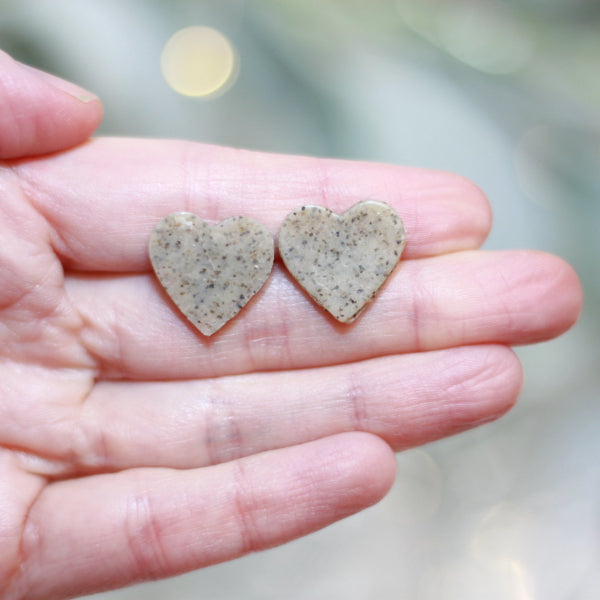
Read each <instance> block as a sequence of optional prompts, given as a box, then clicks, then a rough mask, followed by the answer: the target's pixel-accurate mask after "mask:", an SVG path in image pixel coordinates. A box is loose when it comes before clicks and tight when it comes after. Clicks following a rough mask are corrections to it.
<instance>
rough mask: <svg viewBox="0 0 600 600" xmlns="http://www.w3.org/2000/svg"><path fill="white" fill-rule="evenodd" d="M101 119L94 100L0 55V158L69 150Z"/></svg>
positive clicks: (5, 55)
mask: <svg viewBox="0 0 600 600" xmlns="http://www.w3.org/2000/svg"><path fill="white" fill-rule="evenodd" d="M101 119H102V105H101V103H100V101H99V100H98V98H97V97H96V96H94V95H93V94H90V93H89V92H87V91H85V90H84V89H82V88H80V87H78V86H76V85H74V84H72V83H69V82H68V81H64V80H63V79H59V78H58V77H55V76H54V75H49V74H48V73H44V72H42V71H38V70H37V69H34V68H32V67H28V66H27V65H24V64H22V63H19V62H17V61H15V60H14V59H12V58H11V57H10V56H8V54H6V53H4V52H2V51H0V159H8V158H24V157H27V156H35V155H38V154H45V153H48V152H55V151H57V150H63V149H65V148H70V147H72V146H75V145H76V144H79V143H80V142H83V141H84V140H85V139H87V138H88V137H89V136H90V135H91V134H92V133H93V132H94V131H95V130H96V128H97V127H98V125H99V124H100V121H101Z"/></svg>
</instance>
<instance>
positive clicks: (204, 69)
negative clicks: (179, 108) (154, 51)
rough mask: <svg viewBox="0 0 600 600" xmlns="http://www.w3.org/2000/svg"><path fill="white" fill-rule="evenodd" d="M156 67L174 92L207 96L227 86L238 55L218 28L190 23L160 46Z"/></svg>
mask: <svg viewBox="0 0 600 600" xmlns="http://www.w3.org/2000/svg"><path fill="white" fill-rule="evenodd" d="M160 66H161V70H162V74H163V77H164V78H165V80H166V82H167V84H168V85H169V87H171V88H172V89H173V90H174V91H176V92H177V93H179V94H182V95H184V96H191V97H196V98H210V97H214V96H218V95H221V94H223V93H225V92H226V91H227V90H228V89H230V88H231V86H232V85H233V83H234V82H235V79H236V76H237V71H238V56H237V52H236V50H235V48H234V46H233V44H232V43H231V42H230V41H229V40H228V39H227V38H226V37H225V36H224V35H223V34H222V33H221V32H220V31H217V30H216V29H212V28H211V27H202V26H193V27H186V28H185V29H180V30H179V31H177V32H176V33H175V34H173V35H172V36H171V38H170V39H169V40H168V41H167V43H166V44H165V46H164V48H163V51H162V54H161V59H160Z"/></svg>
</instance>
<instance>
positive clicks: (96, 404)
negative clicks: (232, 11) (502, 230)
mask: <svg viewBox="0 0 600 600" xmlns="http://www.w3.org/2000/svg"><path fill="white" fill-rule="evenodd" d="M0 83H1V84H2V85H0V157H3V158H4V162H3V163H2V165H1V167H0V459H1V460H0V469H1V476H0V515H1V518H0V589H1V590H2V592H3V596H2V597H3V598H6V599H16V598H27V599H28V600H34V599H36V598H44V599H50V598H64V597H68V596H73V595H80V594H84V593H90V592H92V591H97V590H101V589H108V588H111V587H118V586H122V585H126V584H129V583H132V582H135V581H140V580H143V579H150V578H159V577H166V576H169V575H173V574H176V573H180V572H183V571H186V570H190V569H195V568H198V567H201V566H205V565H208V564H211V563H215V562H218V561H223V560H227V559H230V558H233V557H236V556H239V555H241V554H244V553H247V552H250V551H253V550H258V549H262V548H266V547H269V546H273V545H276V544H279V543H283V542H285V541H287V540H290V539H292V538H294V537H298V536H301V535H303V534H306V533H308V532H310V531H314V530H315V529H318V528H320V527H323V526H325V525H327V524H329V523H331V522H332V521H334V520H336V519H340V518H342V517H344V516H347V515H349V514H351V513H354V512H356V511H358V510H360V509H361V508H364V507H366V506H368V505H370V504H372V503H374V502H376V501H377V500H379V499H380V498H381V497H382V496H383V495H384V494H385V493H386V491H387V490H388V489H389V487H390V485H391V483H392V481H393V477H394V465H395V463H394V458H393V453H392V449H393V450H399V449H403V448H408V447H411V446H415V445H418V444H423V443H425V442H428V441H431V440H433V439H436V438H440V437H443V436H446V435H450V434H452V433H456V432H458V431H461V430H464V429H467V428H469V427H473V426H475V425H478V424H480V423H484V422H487V421H490V420H492V419H494V418H496V417H498V416H500V415H501V414H503V413H504V412H505V411H506V410H507V409H508V408H509V407H510V406H511V405H512V403H513V402H514V400H515V398H516V396H517V394H518V391H519V388H520V384H521V372H520V366H519V363H518V361H517V360H516V358H515V357H514V355H513V353H512V352H511V351H510V350H509V349H508V347H507V346H508V345H512V344H521V343H528V342H533V341H538V340H542V339H547V338H550V337H553V336H556V335H558V334H560V333H561V332H563V331H564V330H566V329H567V328H568V327H569V326H570V325H571V324H572V323H573V322H574V320H575V319H576V317H577V314H578V312H579V308H580V303H581V295H580V289H579V285H578V282H577V278H576V276H575V275H574V273H573V272H572V270H571V269H570V268H569V267H568V265H566V264H565V263H563V262H562V261H560V260H559V259H557V258H555V257H552V256H548V255H545V254H541V253H529V252H501V253H492V252H482V251H478V250H476V248H477V247H478V246H479V245H480V244H481V242H482V241H483V240H484V238H485V236H486V234H487V232H488V229H489V227H490V213H489V209H488V205H487V202H486V200H485V198H484V197H483V196H482V194H481V193H480V192H479V190H478V189H477V188H476V187H475V186H473V185H472V184H470V183H468V182H467V181H465V180H464V179H461V178H460V177H457V176H454V175H449V174H445V173H437V172H431V171H425V170H417V169H406V168H399V167H391V166H383V165H373V164H353V163H344V162H336V161H325V160H317V159H308V158H292V157H282V156H270V155H263V154H255V153H249V152H241V151H235V150H231V149H223V148H215V147H208V146H202V145H198V144H192V143H186V142H164V141H148V140H121V139H97V140H92V141H88V142H84V140H85V139H86V138H87V137H88V136H89V134H90V133H91V132H92V131H93V130H94V129H95V127H96V126H97V123H98V121H99V119H100V116H101V107H100V103H99V102H98V101H96V100H92V101H90V102H83V101H81V100H80V99H78V98H76V97H75V96H77V95H78V93H79V92H78V91H77V90H75V89H74V88H70V87H69V86H68V85H67V84H65V83H64V82H57V81H55V80H51V79H48V78H47V77H46V76H44V75H41V74H39V73H35V72H32V71H30V70H28V69H26V68H24V67H23V66H21V65H18V64H16V63H14V62H12V61H11V59H10V58H8V57H6V56H2V57H0ZM82 142H83V143H82ZM78 144H79V145H78ZM367 197H369V198H376V199H379V200H383V201H385V202H387V203H389V204H391V205H392V206H394V208H395V209H396V210H397V211H398V212H399V214H400V215H401V216H402V218H403V220H404V222H405V224H406V228H407V231H408V244H407V248H406V251H405V257H404V260H403V261H402V262H401V263H400V265H399V267H398V268H397V269H396V271H395V272H394V274H393V275H392V277H391V278H390V280H389V281H388V282H387V284H386V286H385V287H384V289H383V290H382V291H381V293H380V295H379V296H378V298H377V299H376V300H375V301H374V303H372V304H371V305H370V307H369V308H368V309H367V310H366V311H365V312H364V314H363V315H362V316H361V318H360V319H359V320H358V321H357V322H356V323H354V324H352V325H350V326H348V325H340V324H337V323H335V322H333V320H332V319H330V318H329V317H328V316H326V314H325V313H324V312H323V311H321V310H320V309H318V308H317V307H316V306H315V305H314V304H313V303H312V302H311V301H310V300H309V299H308V297H307V296H306V295H305V294H304V293H303V292H302V291H301V290H300V289H299V288H298V286H297V285H296V284H295V283H294V282H293V280H292V279H291V278H290V277H289V275H287V274H286V272H285V270H284V269H282V268H280V266H279V265H278V264H276V265H275V268H274V271H273V274H272V276H271V277H270V279H269V280H268V282H267V284H266V285H265V287H264V288H263V289H262V290H261V292H260V293H259V294H258V295H257V296H256V297H255V298H254V299H253V300H252V301H251V302H250V304H249V305H248V306H247V307H246V308H245V309H244V310H243V312H242V313H241V314H240V315H239V316H238V317H237V318H236V319H234V320H233V321H232V322H231V323H229V324H228V325H227V326H226V327H225V328H224V329H223V330H222V331H220V332H219V333H218V334H216V335H215V336H213V337H212V338H205V337H203V336H202V335H200V334H199V333H198V332H197V331H196V330H195V329H194V328H193V327H191V326H190V325H189V324H188V323H187V321H186V320H185V318H184V317H182V316H181V314H180V313H179V312H178V311H177V310H176V309H175V308H174V306H173V305H172V303H171V302H170V301H169V300H168V298H167V297H166V296H165V294H164V292H163V291H162V290H161V289H160V286H159V285H158V284H157V283H156V280H155V278H154V276H153V275H152V274H151V269H150V264H149V260H148V254H147V247H146V245H147V241H148V236H149V234H150V231H151V230H152V228H153V226H154V225H155V224H156V222H157V221H158V220H160V218H162V217H163V216H164V215H166V214H168V213H169V212H173V211H176V210H187V211H191V212H195V213H196V214H198V215H200V216H202V217H203V218H205V219H207V220H211V221H213V222H216V221H219V220H221V219H224V218H227V217H230V216H233V215H238V214H244V215H247V216H250V217H253V218H255V219H257V220H259V221H261V222H262V223H264V224H265V225H266V226H267V227H268V228H269V229H270V230H271V231H272V232H273V234H274V235H275V234H276V232H277V228H278V225H279V224H280V223H281V221H282V220H283V218H284V217H285V215H286V214H287V213H288V212H289V211H290V210H292V209H294V208H296V207H297V206H299V205H301V204H305V203H317V204H322V205H326V206H328V207H330V208H331V209H333V210H335V211H342V210H344V209H346V208H348V207H349V206H351V205H352V204H354V203H355V202H357V201H359V200H361V199H364V198H367Z"/></svg>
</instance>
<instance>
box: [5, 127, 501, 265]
mask: <svg viewBox="0 0 600 600" xmlns="http://www.w3.org/2000/svg"><path fill="white" fill-rule="evenodd" d="M14 170H15V171H16V173H17V174H18V175H19V176H20V179H21V182H22V186H23V189H24V190H25V193H26V194H27V196H28V197H29V199H30V201H31V202H32V203H33V204H34V205H35V206H36V207H37V209H38V210H39V211H40V212H41V213H42V215H44V216H45V217H46V219H47V221H48V222H49V224H50V225H51V228H52V231H51V239H52V243H53V246H54V248H55V250H56V252H57V253H58V254H59V256H60V257H61V259H62V260H63V262H64V263H65V265H66V266H67V267H68V268H71V269H75V270H86V271H108V272H115V271H129V272H143V271H147V270H149V269H150V263H149V259H148V252H147V242H148V237H149V235H150V232H151V230H152V228H153V227H154V225H155V224H156V223H157V222H158V221H159V220H160V219H161V218H162V217H164V216H165V215H166V214H168V213H170V212H174V211H188V212H193V213H196V214H197V215H199V216H200V217H202V218H203V219H205V220H207V221H209V222H213V223H214V222H218V221H221V220H222V219H225V218H227V217H231V216H235V215H246V216H249V217H252V218H254V219H256V220H258V221H261V222H262V223H263V224H264V225H265V226H266V227H267V228H268V229H269V230H270V231H271V232H272V233H273V235H276V233H277V229H278V227H279V225H280V224H281V222H282V221H283V219H284V218H285V216H286V215H287V214H288V213H289V212H290V211H292V210H294V209H295V208H297V207H298V206H300V205H303V204H320V205H323V206H327V207H328V208H330V209H332V210H333V211H335V212H343V211H344V210H346V209H347V208H349V207H350V206H352V205H353V204H355V203H356V202H358V201H360V200H364V199H365V198H373V199H376V200H381V201H383V202H386V203H388V204H390V205H391V206H393V207H394V208H395V209H396V211H397V212H398V213H399V215H400V216H401V218H402V220H403V221H404V224H405V227H406V229H407V232H408V238H407V239H408V242H407V246H406V250H405V257H407V258H419V257H424V256H433V255H437V254H444V253H446V252H453V251H457V250H465V249H471V248H476V247H478V246H479V245H480V244H481V243H482V242H483V241H484V239H485V238H486V236H487V234H488V232H489V228H490V225H491V215H490V209H489V205H488V202H487V200H486V198H485V196H484V195H483V194H482V192H481V191H480V190H479V189H478V188H477V187H476V186H475V185H473V184H472V183H470V182H469V181H467V180H466V179H464V178H462V177H460V176H458V175H453V174H450V173H444V172H438V171H430V170H424V169H417V168H410V167H398V166H392V165H382V164H374V163H364V162H362V163H361V162H350V161H340V160H328V159H317V158H307V157H298V156H283V155H271V154H264V153H258V152H249V151H242V150H235V149H230V148H221V147H216V146H208V145H203V144H197V143H192V142H178V141H164V140H141V139H110V138H106V139H96V140H92V141H91V142H89V143H88V144H85V145H83V146H81V147H78V148H75V149H73V150H70V151H68V152H65V153H62V154H59V155H54V156H51V157H47V158H44V159H38V160H35V161H27V162H21V163H19V164H17V165H15V169H14Z"/></svg>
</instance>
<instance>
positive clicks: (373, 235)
mask: <svg viewBox="0 0 600 600" xmlns="http://www.w3.org/2000/svg"><path fill="white" fill-rule="evenodd" d="M405 243H406V232H405V230H404V225H403V224H402V220H401V219H400V217H399V216H398V214H397V213H396V211H395V210H394V209H393V208H391V207H390V206H388V205H387V204H385V203H383V202H378V201H375V200H365V201H363V202H359V203H358V204H355V205H354V206H353V207H352V208H350V209H349V210H347V211H346V212H345V213H343V214H341V215H337V214H335V213H334V212H332V211H331V210H329V209H328V208H325V207H323V206H302V207H301V208H298V209H297V210H295V211H293V212H291V213H290V214H289V215H288V216H287V217H286V218H285V220H284V221H283V223H282V225H281V228H280V230H279V236H278V245H279V254H280V256H281V258H282V260H283V262H284V263H285V266H286V267H287V269H288V271H289V272H290V273H291V274H292V275H293V276H294V277H295V278H296V280H297V281H298V283H299V284H300V285H301V286H302V287H303V288H304V289H305V290H306V292H307V293H308V294H309V296H311V298H312V299H313V300H314V301H315V302H316V303H317V304H319V305H320V306H322V307H323V308H324V309H325V310H326V311H328V312H329V313H330V314H331V315H333V317H335V318H336V319H337V320H338V321H341V322H342V323H350V322H352V321H353V320H354V319H356V317H357V316H358V315H359V314H360V312H361V311H362V310H363V309H364V307H365V306H366V304H367V303H368V302H369V301H370V300H372V299H373V298H374V297H375V295H376V294H377V292H378V291H379V288H380V287H381V286H382V285H383V283H384V282H385V280H386V279H387V278H388V276H389V275H390V273H391V272H392V270H393V269H394V267H395V266H396V264H397V263H398V261H399V260H400V255H401V254H402V250H403V249H404V245H405Z"/></svg>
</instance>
